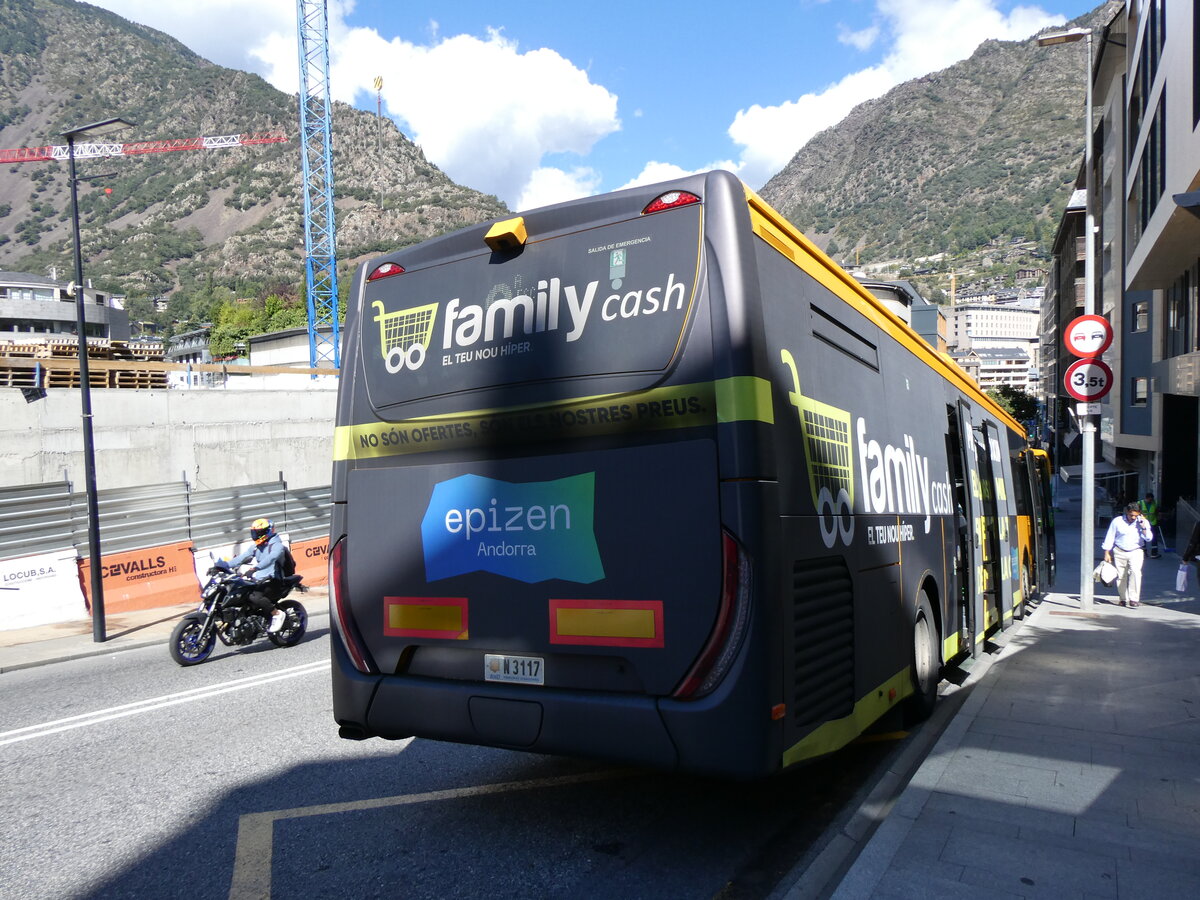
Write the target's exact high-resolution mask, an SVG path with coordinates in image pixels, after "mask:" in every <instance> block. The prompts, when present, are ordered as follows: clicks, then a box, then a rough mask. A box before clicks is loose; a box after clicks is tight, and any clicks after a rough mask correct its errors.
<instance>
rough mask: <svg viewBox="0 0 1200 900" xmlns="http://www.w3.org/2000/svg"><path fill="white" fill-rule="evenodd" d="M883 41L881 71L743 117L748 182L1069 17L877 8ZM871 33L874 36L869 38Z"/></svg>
mask: <svg viewBox="0 0 1200 900" xmlns="http://www.w3.org/2000/svg"><path fill="white" fill-rule="evenodd" d="M876 8H877V11H878V13H879V15H880V17H881V18H882V25H881V26H872V28H881V33H880V37H881V38H882V39H883V40H890V47H891V49H890V51H889V52H888V53H887V55H886V56H885V57H884V59H883V61H882V62H880V63H879V64H878V65H875V66H871V67H870V68H867V69H863V70H861V71H858V72H854V73H852V74H850V75H847V76H846V77H845V78H843V79H842V80H840V81H838V82H837V83H835V84H831V85H829V86H828V87H827V88H825V89H824V90H823V91H820V92H816V93H809V94H805V95H803V96H802V97H800V98H798V99H796V100H791V101H788V102H786V103H783V104H780V105H779V106H768V107H763V106H758V105H757V104H756V105H754V106H751V107H750V108H749V109H744V110H739V111H738V113H737V115H736V116H735V117H734V120H733V123H732V124H731V125H730V126H729V136H730V138H732V139H733V141H734V143H736V144H738V145H739V146H741V147H742V148H743V149H742V152H741V161H740V165H741V174H742V178H743V179H745V180H746V181H747V182H748V183H749V184H750V185H751V186H753V187H758V186H759V185H761V184H762V183H763V182H764V181H766V180H767V179H768V178H770V177H771V176H772V175H773V174H775V173H776V172H778V171H779V170H780V169H782V168H783V167H784V166H785V165H787V163H788V161H789V160H791V158H792V157H793V156H794V155H795V154H796V151H797V150H799V149H800V148H801V147H803V146H804V145H805V144H806V143H807V142H808V140H809V138H811V137H812V136H813V135H815V134H817V133H818V132H820V131H823V130H824V129H826V128H829V127H830V126H832V125H836V124H837V123H838V122H840V121H841V120H842V119H843V118H844V117H845V115H846V113H847V112H849V111H850V110H851V109H852V108H853V107H855V106H857V105H858V104H860V103H862V102H864V101H866V100H871V99H873V98H875V97H880V96H882V95H883V94H885V93H887V92H888V91H889V90H891V89H892V88H893V87H895V86H896V85H898V84H900V83H902V82H904V81H908V80H910V79H912V78H917V77H920V76H922V75H927V74H929V73H930V72H936V71H938V70H940V69H944V68H946V67H948V66H951V65H953V64H954V63H956V62H958V61H959V60H963V59H966V58H967V57H968V56H970V55H971V54H972V53H974V52H975V48H976V47H978V46H979V45H980V44H981V43H982V42H983V41H985V40H988V39H997V40H1004V41H1013V40H1023V39H1025V38H1028V37H1030V36H1031V35H1033V34H1035V33H1036V32H1037V31H1040V30H1041V29H1043V28H1046V27H1048V26H1050V25H1061V24H1062V22H1063V21H1064V20H1063V17H1062V16H1059V15H1051V14H1049V13H1046V12H1044V11H1043V10H1041V9H1039V8H1037V7H1034V6H1019V7H1016V8H1014V9H1013V10H1012V12H1011V13H1009V14H1008V15H1005V14H1004V13H1002V12H1001V11H1000V10H998V9H997V8H996V5H995V2H994V0H877V3H876ZM870 30H871V29H867V31H870ZM842 39H843V42H848V43H851V44H852V45H854V46H858V45H857V44H855V41H856V40H861V41H863V42H864V43H865V42H866V39H867V35H866V34H865V32H862V31H860V32H851V31H849V30H848V29H844V30H843V31H842Z"/></svg>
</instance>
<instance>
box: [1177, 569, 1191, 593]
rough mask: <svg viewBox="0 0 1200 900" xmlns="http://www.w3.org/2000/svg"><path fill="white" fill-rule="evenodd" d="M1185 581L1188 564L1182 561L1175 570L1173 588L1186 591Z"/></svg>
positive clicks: (1186, 579)
mask: <svg viewBox="0 0 1200 900" xmlns="http://www.w3.org/2000/svg"><path fill="white" fill-rule="evenodd" d="M1187 583H1188V564H1187V563H1183V564H1181V565H1180V566H1179V571H1177V572H1176V573H1175V590H1177V591H1180V592H1181V593H1182V592H1183V591H1186V590H1187Z"/></svg>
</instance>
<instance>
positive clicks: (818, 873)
mask: <svg viewBox="0 0 1200 900" xmlns="http://www.w3.org/2000/svg"><path fill="white" fill-rule="evenodd" d="M1047 596H1048V595H1047ZM1039 610H1040V602H1039V604H1038V606H1037V607H1034V609H1033V610H1032V611H1031V612H1029V613H1027V614H1026V615H1025V617H1024V618H1023V619H1021V620H1019V621H1016V622H1014V623H1013V625H1012V626H1010V628H1009V630H1008V631H1005V632H1001V633H1000V634H997V635H993V637H992V638H989V640H988V642H987V646H988V647H994V648H996V649H995V650H986V651H985V652H984V653H982V654H980V656H978V657H976V658H974V659H968V660H966V661H965V663H964V665H963V666H961V667H959V671H965V672H967V677H966V679H965V680H964V681H963V682H962V683H961V684H958V685H955V684H954V683H953V682H949V681H947V682H946V683H947V684H949V685H950V689H949V690H948V691H947V692H946V693H945V694H944V695H940V696H939V698H938V704H937V707H936V708H935V710H934V713H933V715H932V716H931V717H930V718H929V719H928V720H927V721H926V722H924V723H923V724H922V725H921V727H920V731H918V732H917V733H916V734H915V736H914V737H913V738H912V740H911V742H910V743H909V745H908V746H907V747H905V748H904V750H902V751H901V753H900V755H899V756H898V757H896V759H895V760H894V761H893V762H892V763H891V765H890V766H889V767H888V770H887V772H886V773H884V775H883V776H882V777H881V778H880V779H879V781H878V782H876V784H875V786H874V787H873V788H872V789H871V790H870V791H869V792H868V794H867V796H866V797H865V798H864V799H863V801H862V803H860V804H859V807H858V809H857V810H855V811H854V813H853V814H852V815H851V816H850V818H849V820H848V821H846V822H845V823H844V824H835V825H834V826H832V827H831V828H830V829H829V830H827V831H826V832H825V834H824V835H822V836H821V838H820V839H819V840H818V842H817V843H818V844H824V847H823V849H822V850H821V851H820V852H819V853H818V854H817V855H816V857H815V858H813V859H811V860H808V859H803V860H801V861H800V862H799V863H797V864H796V866H795V867H793V869H792V871H791V872H789V873H788V874H787V875H785V876H784V877H783V878H782V879H781V880H780V884H781V885H783V884H788V883H789V882H790V886H789V887H787V888H786V889H785V890H783V891H782V892H779V890H778V889H777V890H776V891H775V892H772V894H771V895H770V896H771V898H772V900H817V898H835V900H854V898H858V897H869V896H871V892H872V891H873V890H874V888H875V886H876V885H877V884H878V882H879V879H880V878H882V877H883V875H884V874H885V873H886V872H887V870H888V867H889V866H890V865H891V862H892V859H893V858H894V857H895V855H896V852H897V851H898V850H899V848H900V846H901V845H902V844H903V843H904V841H905V839H906V838H907V837H908V833H909V831H911V829H912V826H913V824H914V822H915V821H916V817H917V814H918V813H919V812H920V810H921V808H922V807H923V806H924V805H925V801H926V800H927V799H928V797H929V795H930V792H931V790H930V788H929V787H927V786H926V783H928V784H936V782H937V779H938V777H939V776H940V774H941V771H940V769H939V770H938V771H937V772H936V773H935V772H933V770H932V768H931V770H930V773H928V774H929V775H930V776H931V777H924V776H922V777H921V778H920V779H919V781H918V775H919V773H920V770H921V768H922V766H924V765H925V764H926V763H927V762H928V761H929V757H930V755H931V751H937V752H938V754H939V757H940V758H941V759H943V760H947V761H948V760H949V759H950V757H951V756H952V755H953V752H954V750H955V749H956V748H957V747H958V745H959V744H960V743H961V742H962V738H963V735H964V734H966V732H967V730H968V729H969V728H970V725H971V722H972V721H973V720H974V719H975V716H976V714H977V713H978V710H979V709H980V707H982V706H983V704H984V702H985V701H986V700H987V696H988V694H989V693H990V691H991V687H992V682H993V681H994V680H995V679H994V678H993V679H988V678H987V676H988V674H989V673H990V672H991V670H992V666H993V664H994V663H996V662H998V661H999V660H1000V659H1002V658H1003V657H1004V656H1005V654H1006V652H1007V650H1008V646H1009V644H1010V643H1011V642H1012V640H1013V638H1015V637H1016V636H1018V635H1019V634H1021V632H1023V631H1024V630H1025V624H1026V623H1027V622H1029V621H1030V619H1031V618H1032V617H1033V616H1035V615H1037V614H1038V612H1039ZM943 677H944V676H943ZM960 714H961V715H960ZM944 766H945V762H943V763H942V764H941V767H942V768H944ZM893 814H894V815H893ZM792 879H794V881H793V880H792Z"/></svg>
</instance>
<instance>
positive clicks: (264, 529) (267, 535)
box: [250, 519, 275, 547]
mask: <svg viewBox="0 0 1200 900" xmlns="http://www.w3.org/2000/svg"><path fill="white" fill-rule="evenodd" d="M274 533H275V526H274V525H272V524H271V520H270V519H255V520H254V521H253V522H251V523H250V537H252V538H253V539H254V543H255V544H257V545H258V546H260V547H261V546H262V545H263V544H265V543H266V542H267V541H269V540H270V539H271V535H273V534H274Z"/></svg>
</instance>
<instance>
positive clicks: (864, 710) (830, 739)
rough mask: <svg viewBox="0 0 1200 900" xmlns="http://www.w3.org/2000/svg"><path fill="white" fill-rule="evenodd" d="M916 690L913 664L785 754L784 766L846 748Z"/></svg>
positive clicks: (808, 735) (815, 730) (811, 733)
mask: <svg viewBox="0 0 1200 900" xmlns="http://www.w3.org/2000/svg"><path fill="white" fill-rule="evenodd" d="M912 692H913V689H912V677H911V675H910V674H909V667H908V666H905V667H904V668H903V669H902V670H901V671H899V672H897V673H896V674H895V675H893V676H892V677H891V678H889V679H888V680H887V681H885V682H884V683H883V684H881V685H880V686H879V687H877V688H876V689H875V690H873V691H871V692H870V693H868V694H867V695H866V696H865V697H863V698H861V699H860V700H859V701H858V702H857V703H855V704H854V711H853V712H851V713H850V715H848V716H843V717H842V718H840V719H831V720H830V721H828V722H826V723H824V724H823V725H821V726H820V727H818V728H815V729H814V730H813V731H811V732H810V733H809V734H807V735H806V736H805V737H804V738H802V739H801V740H800V741H798V742H797V743H795V744H793V745H792V746H791V747H789V748H788V749H787V750H785V751H784V753H783V765H784V767H787V766H790V765H792V764H794V763H798V762H800V761H801V760H805V759H813V758H815V757H818V756H824V755H825V754H827V753H832V752H833V751H834V750H838V749H841V748H842V747H845V746H846V745H847V744H848V743H850V742H851V741H852V740H854V739H855V738H856V737H858V736H859V735H860V734H862V733H863V730H864V729H866V727H867V726H868V725H870V724H871V723H873V722H874V721H875V720H876V719H878V718H879V717H880V716H882V715H883V714H884V713H885V712H887V711H888V710H889V709H891V708H892V707H894V706H895V705H896V704H897V703H899V702H900V701H901V700H903V699H904V698H905V697H907V696H908V695H909V694H911V693H912Z"/></svg>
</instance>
